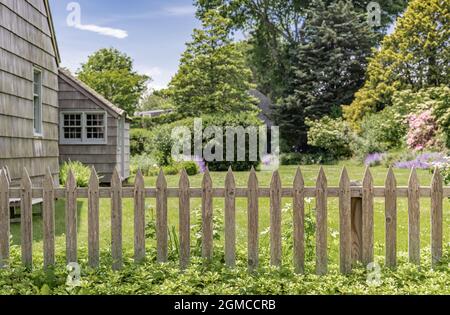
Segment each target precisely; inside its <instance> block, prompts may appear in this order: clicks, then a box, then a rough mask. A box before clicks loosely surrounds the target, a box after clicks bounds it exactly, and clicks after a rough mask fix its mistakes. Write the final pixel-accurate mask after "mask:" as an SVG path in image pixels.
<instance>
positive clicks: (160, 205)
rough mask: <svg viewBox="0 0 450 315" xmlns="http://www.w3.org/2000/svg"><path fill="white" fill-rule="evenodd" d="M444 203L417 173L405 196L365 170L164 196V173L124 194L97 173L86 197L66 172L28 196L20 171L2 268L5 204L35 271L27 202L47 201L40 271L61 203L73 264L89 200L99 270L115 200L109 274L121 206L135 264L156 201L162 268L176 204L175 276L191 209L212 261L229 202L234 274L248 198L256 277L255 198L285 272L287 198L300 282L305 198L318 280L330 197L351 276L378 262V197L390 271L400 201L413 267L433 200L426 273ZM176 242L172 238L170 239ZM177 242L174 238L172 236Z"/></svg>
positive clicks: (437, 251) (7, 188)
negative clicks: (16, 216)
mask: <svg viewBox="0 0 450 315" xmlns="http://www.w3.org/2000/svg"><path fill="white" fill-rule="evenodd" d="M446 197H450V187H444V186H443V179H442V176H441V175H440V173H439V171H438V170H436V171H435V173H434V175H433V179H432V183H431V185H430V186H428V187H420V184H419V180H418V176H417V172H416V170H414V169H413V170H412V171H411V174H410V178H409V182H408V186H407V187H398V186H397V182H396V179H395V175H394V172H393V169H392V168H391V169H389V172H388V174H387V177H386V181H385V185H384V187H374V184H373V178H372V174H371V172H370V169H369V168H367V169H366V172H365V174H364V178H363V181H362V184H361V183H359V182H351V181H350V178H349V175H348V172H347V170H346V169H345V168H344V169H343V170H342V173H341V177H340V182H339V186H338V187H329V186H328V182H327V177H326V174H325V171H324V169H323V168H321V169H320V171H319V174H318V177H317V181H316V186H315V187H305V182H304V179H303V175H302V172H301V170H300V168H299V169H298V170H297V172H296V174H295V178H294V181H293V183H292V187H289V188H287V187H283V185H282V182H281V177H280V174H279V172H277V171H275V172H274V173H273V174H272V180H271V183H270V187H268V188H262V187H259V183H258V177H257V175H256V171H255V170H254V169H252V170H251V172H250V175H249V178H248V185H247V187H245V188H237V187H236V182H235V177H234V174H233V172H232V170H231V169H230V170H229V171H228V173H227V174H226V178H225V186H224V188H215V187H213V182H212V178H211V175H210V173H209V171H206V172H205V174H204V177H203V181H202V186H201V188H191V187H190V183H189V177H188V175H187V173H186V171H185V170H183V171H182V172H181V175H180V181H179V187H178V188H168V187H167V181H166V178H165V176H164V174H163V172H162V171H161V172H160V174H159V176H158V179H157V183H156V187H155V188H146V187H145V183H144V177H143V175H142V173H141V172H140V171H139V172H138V173H137V175H136V179H135V182H134V186H122V179H121V178H120V175H119V172H118V170H115V171H114V174H113V177H112V183H111V187H110V188H107V187H99V179H98V176H97V173H96V171H95V169H94V168H92V172H91V178H90V180H89V185H88V188H78V187H77V185H76V178H75V176H74V173H73V172H72V171H70V172H69V174H68V177H67V181H66V187H63V188H60V187H55V186H54V180H53V177H52V174H51V173H50V172H49V171H48V172H47V173H46V176H45V179H44V181H43V183H42V187H32V182H31V179H30V177H29V176H28V172H27V170H26V169H24V170H23V175H22V179H21V182H20V187H17V186H14V185H12V184H11V182H10V180H9V175H8V171H7V170H6V169H5V168H4V169H2V170H0V268H4V267H7V266H8V265H9V257H10V248H9V242H10V224H11V223H10V220H9V216H10V209H11V208H10V202H11V200H13V202H17V201H20V207H21V209H20V212H21V221H20V224H21V242H22V243H21V250H22V263H23V264H24V265H25V266H27V267H29V268H32V267H33V247H32V246H33V216H32V214H33V209H32V205H33V201H34V199H33V198H35V199H41V198H42V200H43V232H42V237H43V257H44V268H49V267H51V266H53V265H55V263H56V259H55V256H56V255H55V202H56V201H55V200H56V198H64V199H65V210H66V211H65V225H66V231H65V235H66V259H67V263H74V262H77V259H78V257H77V250H78V247H77V233H78V231H77V216H78V209H77V201H78V198H83V199H84V198H86V199H87V201H88V203H87V204H88V258H89V265H90V266H91V267H93V268H96V267H98V266H99V264H100V254H99V253H100V241H99V235H100V226H99V209H100V199H107V198H109V199H110V201H111V254H112V259H113V266H112V268H113V270H120V269H121V268H122V264H123V248H122V242H123V239H122V224H123V218H122V210H123V209H122V207H123V205H122V201H123V198H127V199H134V212H133V213H134V259H135V262H136V263H138V262H141V261H143V260H144V259H145V257H146V251H145V245H146V236H145V226H146V225H145V224H146V220H145V218H146V216H145V211H146V208H145V201H146V199H147V198H153V199H155V200H156V246H157V260H158V262H166V261H167V260H168V238H169V235H168V198H178V199H179V242H175V243H176V245H179V247H178V250H179V258H180V267H181V269H186V268H187V267H188V265H189V261H190V255H191V251H190V246H191V240H190V238H191V235H190V234H191V233H190V228H191V227H190V222H191V221H190V215H191V213H190V210H191V207H190V201H191V198H201V200H202V257H204V258H205V259H206V260H210V259H211V258H212V257H213V248H214V246H213V245H214V244H213V222H214V221H213V218H214V213H213V200H214V199H215V198H224V201H225V209H224V216H225V232H224V234H225V244H224V245H225V263H226V265H227V266H229V267H234V266H235V265H236V200H237V199H238V198H246V199H247V216H248V217H247V224H248V226H247V229H248V230H247V237H248V240H247V246H248V253H247V254H248V268H249V270H250V271H254V270H256V269H257V268H258V266H259V233H260V231H259V224H258V221H259V211H260V209H259V199H260V198H269V201H270V264H271V265H273V266H277V267H278V266H281V264H282V257H283V255H282V254H283V252H282V245H283V244H282V205H283V199H284V198H292V199H291V200H292V220H293V241H294V243H293V253H292V255H293V263H294V267H295V272H296V273H305V199H306V198H315V200H316V209H315V215H316V218H315V219H316V222H315V223H316V237H315V239H316V248H315V250H316V266H315V267H316V273H317V274H318V275H324V274H326V273H327V269H328V257H327V255H328V253H327V247H328V244H327V237H328V222H327V221H328V218H327V216H328V214H327V212H328V208H327V202H328V198H338V199H339V253H340V255H339V261H340V271H341V273H343V274H349V273H351V272H352V268H353V262H355V261H362V262H363V263H364V264H365V265H367V264H369V263H371V262H373V259H374V198H384V199H385V219H386V222H385V224H386V231H385V237H386V242H385V247H386V257H385V259H386V266H387V267H391V268H394V267H395V266H396V265H397V199H398V198H407V199H408V251H409V259H410V262H411V263H414V264H420V199H421V198H431V218H430V219H431V254H432V264H433V266H435V265H436V264H438V263H439V262H440V260H441V258H442V256H443V244H442V243H443V222H444V218H443V200H444V198H446ZM174 234H176V233H174ZM174 236H175V235H174Z"/></svg>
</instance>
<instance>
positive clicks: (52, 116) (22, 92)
mask: <svg viewBox="0 0 450 315" xmlns="http://www.w3.org/2000/svg"><path fill="white" fill-rule="evenodd" d="M58 62H59V55H58V50H57V45H56V40H55V36H54V32H53V25H52V21H51V13H50V11H49V7H48V3H47V1H45V0H0V168H1V167H3V166H5V165H7V166H8V167H9V169H10V172H11V177H12V179H13V180H17V179H19V178H20V177H21V174H22V170H23V168H24V167H26V168H27V170H28V172H29V174H30V177H31V178H32V180H33V181H34V182H39V181H40V180H41V179H42V178H43V176H44V174H45V172H46V169H47V168H50V170H51V172H52V174H53V175H54V176H55V179H56V178H57V176H58V173H59V165H58V156H59V152H58V136H59V135H58V128H59V126H58V125H59V115H58ZM34 69H38V70H40V71H41V73H42V78H41V81H42V89H41V94H40V96H41V104H42V136H35V132H34V104H33V102H34V101H33V99H34V93H33V91H34V90H33V71H34Z"/></svg>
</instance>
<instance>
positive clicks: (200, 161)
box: [194, 156, 207, 174]
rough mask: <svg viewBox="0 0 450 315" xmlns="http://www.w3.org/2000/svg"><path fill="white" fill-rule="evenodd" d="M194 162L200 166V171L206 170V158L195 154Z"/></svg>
mask: <svg viewBox="0 0 450 315" xmlns="http://www.w3.org/2000/svg"><path fill="white" fill-rule="evenodd" d="M194 162H195V163H196V164H197V166H198V168H199V169H200V173H202V174H203V173H204V172H206V169H207V166H206V162H205V160H203V159H202V158H201V157H199V156H194Z"/></svg>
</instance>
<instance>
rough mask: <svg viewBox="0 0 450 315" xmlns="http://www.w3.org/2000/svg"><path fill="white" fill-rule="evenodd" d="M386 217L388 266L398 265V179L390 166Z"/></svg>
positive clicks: (386, 191)
mask: <svg viewBox="0 0 450 315" xmlns="http://www.w3.org/2000/svg"><path fill="white" fill-rule="evenodd" d="M385 187H386V190H385V194H386V197H385V212H386V213H385V218H386V266H387V267H390V268H395V267H396V266H397V193H396V189H397V181H396V179H395V175H394V171H393V169H392V167H391V168H389V171H388V175H387V178H386V183H385Z"/></svg>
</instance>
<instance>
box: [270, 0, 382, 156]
mask: <svg viewBox="0 0 450 315" xmlns="http://www.w3.org/2000/svg"><path fill="white" fill-rule="evenodd" d="M375 41H376V36H375V33H374V32H373V31H372V30H371V28H370V27H369V25H368V24H367V19H366V18H365V16H364V15H362V14H359V13H358V12H357V11H356V10H355V8H354V6H353V5H352V3H351V2H350V1H336V2H333V3H331V4H330V5H327V4H326V3H325V2H324V1H321V0H316V1H314V2H313V4H312V6H311V8H310V9H308V19H307V20H306V21H305V33H304V35H303V37H302V40H301V44H300V45H299V47H298V49H297V60H298V61H299V62H298V64H297V65H295V66H294V69H295V71H294V74H295V79H294V83H295V87H296V88H295V91H294V93H293V94H292V95H290V96H289V97H287V98H285V99H284V100H282V101H280V102H279V104H278V105H277V106H275V107H274V116H275V120H276V122H277V123H278V125H279V126H280V130H281V134H282V137H283V139H285V140H286V141H287V143H288V144H289V145H290V146H292V147H295V149H304V148H305V147H306V146H307V131H308V127H307V125H306V124H305V120H306V119H310V120H316V119H320V118H322V117H323V116H326V115H332V116H335V117H337V116H340V107H341V105H344V104H348V103H350V102H352V100H353V97H354V94H355V92H356V91H358V89H359V88H360V87H361V86H362V85H363V84H364V78H365V70H366V67H367V58H368V56H370V54H371V51H372V47H373V45H374V42H375Z"/></svg>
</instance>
